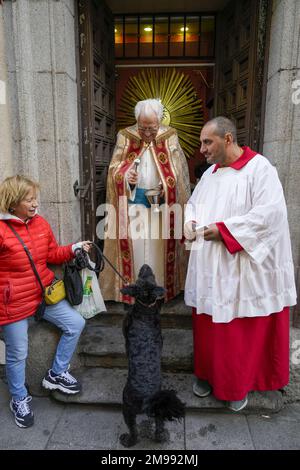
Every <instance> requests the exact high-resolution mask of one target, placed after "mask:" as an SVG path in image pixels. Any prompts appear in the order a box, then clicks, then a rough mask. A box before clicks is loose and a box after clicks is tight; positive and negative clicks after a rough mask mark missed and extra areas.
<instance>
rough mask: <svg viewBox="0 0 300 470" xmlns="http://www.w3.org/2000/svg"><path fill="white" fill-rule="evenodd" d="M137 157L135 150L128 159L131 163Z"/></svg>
mask: <svg viewBox="0 0 300 470" xmlns="http://www.w3.org/2000/svg"><path fill="white" fill-rule="evenodd" d="M136 157H137V154H136V153H135V152H130V154H129V155H128V157H127V161H128V162H130V163H132V162H133V160H135V159H136Z"/></svg>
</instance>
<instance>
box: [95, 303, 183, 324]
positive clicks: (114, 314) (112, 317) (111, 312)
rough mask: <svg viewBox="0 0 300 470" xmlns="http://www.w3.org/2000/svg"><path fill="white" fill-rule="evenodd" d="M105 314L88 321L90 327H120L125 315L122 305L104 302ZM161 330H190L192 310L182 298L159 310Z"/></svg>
mask: <svg viewBox="0 0 300 470" xmlns="http://www.w3.org/2000/svg"><path fill="white" fill-rule="evenodd" d="M105 305H106V308H107V312H103V313H100V314H98V315H96V316H95V317H93V318H91V319H90V320H88V323H89V324H91V325H101V326H121V325H122V322H123V318H124V315H125V310H124V304H122V303H120V302H112V301H107V302H105ZM161 326H162V328H184V329H188V328H192V309H191V307H187V306H186V305H185V303H184V300H183V296H182V295H179V296H178V297H176V299H174V300H171V301H170V302H167V303H166V304H165V305H163V306H162V309H161Z"/></svg>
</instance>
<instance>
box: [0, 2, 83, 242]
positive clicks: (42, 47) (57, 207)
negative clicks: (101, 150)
mask: <svg viewBox="0 0 300 470" xmlns="http://www.w3.org/2000/svg"><path fill="white" fill-rule="evenodd" d="M74 6H75V2H74V0H58V1H57V0H39V1H36V0H18V1H17V2H15V1H5V2H4V4H3V6H2V7H0V11H1V14H2V15H3V18H2V17H0V18H2V20H3V19H4V22H3V21H2V22H1V21H0V44H2V41H1V33H2V30H1V28H2V29H4V34H5V38H6V39H7V38H9V41H8V40H6V41H5V42H4V48H5V50H4V52H3V51H2V49H3V46H2V47H1V46H0V70H1V69H3V68H4V67H3V64H2V65H1V54H2V55H3V54H4V55H5V65H6V69H7V82H6V89H7V99H8V108H9V110H10V114H11V115H10V120H9V121H8V122H10V133H8V134H10V135H9V136H8V137H7V139H6V140H7V142H6V148H8V151H7V152H6V153H5V155H4V156H3V160H4V163H3V165H4V166H5V167H6V171H5V172H4V176H7V174H8V173H11V172H12V171H13V172H20V173H23V174H27V175H29V176H31V177H32V178H35V179H37V180H38V181H39V182H40V183H41V205H40V213H41V214H42V215H44V216H45V217H46V218H47V220H48V221H49V222H50V224H51V226H52V228H53V231H54V233H55V235H56V236H57V238H58V240H59V241H60V242H61V243H68V242H70V241H75V240H79V239H80V238H81V221H80V204H79V202H78V200H77V199H76V198H75V196H74V193H73V184H74V182H75V180H77V179H78V178H79V138H78V135H79V132H78V97H77V82H76V80H77V71H76V46H75V11H74ZM2 73H3V72H2ZM0 80H1V75H0ZM0 112H1V110H0ZM1 122H2V120H1ZM9 150H10V151H11V154H12V160H13V166H12V165H11V166H9V162H10V161H11V159H10V157H9ZM1 161H2V156H1ZM1 165H2V163H1ZM8 170H9V171H8Z"/></svg>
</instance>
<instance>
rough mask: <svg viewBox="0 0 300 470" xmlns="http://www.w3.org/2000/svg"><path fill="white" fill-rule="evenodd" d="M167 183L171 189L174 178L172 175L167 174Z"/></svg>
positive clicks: (173, 184) (173, 185) (173, 186)
mask: <svg viewBox="0 0 300 470" xmlns="http://www.w3.org/2000/svg"><path fill="white" fill-rule="evenodd" d="M167 185H168V186H169V188H171V189H173V188H175V180H174V178H173V177H172V176H168V177H167Z"/></svg>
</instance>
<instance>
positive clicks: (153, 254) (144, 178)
mask: <svg viewBox="0 0 300 470" xmlns="http://www.w3.org/2000/svg"><path fill="white" fill-rule="evenodd" d="M150 145H152V144H150ZM137 172H138V184H137V187H138V188H143V189H152V188H156V187H157V186H158V185H159V183H160V177H159V174H158V171H157V168H156V165H155V162H154V160H153V157H152V155H151V153H150V150H148V149H147V150H145V152H144V153H143V155H142V157H141V162H140V164H139V166H138V169H137ZM135 193H136V187H135V188H134V189H133V190H132V191H130V192H129V194H130V199H131V200H134V198H135ZM141 214H142V216H141ZM128 216H129V234H130V237H131V238H132V248H133V261H134V274H135V279H137V277H138V273H139V270H140V268H141V267H142V266H143V264H148V265H149V266H150V267H151V268H152V270H153V272H154V274H155V278H156V282H157V283H158V284H159V285H163V284H164V240H163V239H162V235H161V224H162V221H161V214H160V213H158V214H156V213H153V211H151V209H150V208H149V209H148V208H146V207H145V206H143V205H140V204H130V207H129V211H128ZM139 216H140V217H139ZM137 217H139V223H138V225H136V224H135V221H136V220H137ZM135 229H136V230H135ZM133 232H135V233H133Z"/></svg>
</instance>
